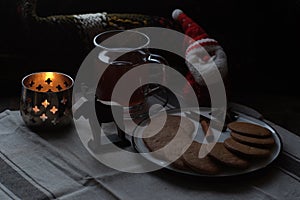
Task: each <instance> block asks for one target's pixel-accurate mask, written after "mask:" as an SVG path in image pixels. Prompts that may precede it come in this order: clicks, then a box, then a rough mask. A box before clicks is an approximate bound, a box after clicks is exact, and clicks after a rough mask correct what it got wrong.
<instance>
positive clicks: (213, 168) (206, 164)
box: [182, 141, 221, 175]
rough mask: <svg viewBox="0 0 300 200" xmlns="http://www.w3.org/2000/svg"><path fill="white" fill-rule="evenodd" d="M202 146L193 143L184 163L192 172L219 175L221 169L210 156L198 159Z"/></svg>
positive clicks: (184, 155) (185, 155)
mask: <svg viewBox="0 0 300 200" xmlns="http://www.w3.org/2000/svg"><path fill="white" fill-rule="evenodd" d="M201 145H202V144H201V143H199V142H196V141H193V143H192V144H191V145H190V147H189V148H188V149H187V150H186V151H185V152H184V154H183V156H182V157H183V161H184V163H185V164H186V165H187V166H189V167H190V168H191V169H192V170H194V171H196V172H199V173H202V174H209V175H214V174H218V173H219V172H220V171H221V169H220V167H219V166H218V165H217V163H216V162H214V161H213V160H212V159H211V158H210V157H209V156H205V157H204V158H199V157H198V154H199V150H200V148H201Z"/></svg>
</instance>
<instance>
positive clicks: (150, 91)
mask: <svg viewBox="0 0 300 200" xmlns="http://www.w3.org/2000/svg"><path fill="white" fill-rule="evenodd" d="M148 63H157V64H162V65H169V64H168V61H167V60H166V59H165V58H164V57H162V56H160V55H157V54H150V55H149V58H148ZM161 73H162V75H163V76H162V78H163V80H162V83H163V84H165V83H166V80H165V79H166V75H165V74H164V73H165V71H164V69H162V71H161ZM154 95H156V97H157V98H159V100H160V101H161V102H162V103H163V104H162V106H163V107H165V106H166V105H167V104H168V101H169V96H168V92H167V90H166V88H165V87H163V86H162V85H159V84H152V86H151V87H148V88H147V90H146V94H145V97H146V98H147V97H151V96H154Z"/></svg>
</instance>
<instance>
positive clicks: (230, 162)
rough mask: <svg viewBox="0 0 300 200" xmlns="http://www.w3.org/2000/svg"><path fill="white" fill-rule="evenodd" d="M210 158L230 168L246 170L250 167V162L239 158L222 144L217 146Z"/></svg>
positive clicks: (211, 152) (210, 153)
mask: <svg viewBox="0 0 300 200" xmlns="http://www.w3.org/2000/svg"><path fill="white" fill-rule="evenodd" d="M209 156H211V157H212V158H214V159H215V160H217V161H219V162H220V163H222V164H224V165H226V166H228V167H234V168H240V169H246V168H248V167H249V165H250V163H249V161H247V160H245V159H242V158H240V157H238V156H237V155H236V154H234V153H232V152H231V151H229V150H228V149H227V148H226V147H225V146H224V144H223V143H220V142H218V143H216V144H215V146H214V147H213V149H212V150H211V151H210V152H209Z"/></svg>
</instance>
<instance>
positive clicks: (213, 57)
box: [172, 9, 228, 97]
mask: <svg viewBox="0 0 300 200" xmlns="http://www.w3.org/2000/svg"><path fill="white" fill-rule="evenodd" d="M172 17H173V19H174V20H176V21H177V22H178V23H179V24H180V25H181V27H182V29H183V32H184V33H185V35H186V36H187V37H186V40H185V41H184V42H185V43H186V44H185V45H187V48H186V51H185V58H186V64H187V66H188V68H189V73H188V74H187V80H188V81H189V83H190V84H191V85H192V86H193V87H194V89H196V90H199V91H197V92H198V94H199V96H200V93H201V91H200V90H201V87H202V86H205V85H206V84H205V82H204V80H203V78H202V77H203V75H205V76H206V77H210V76H213V75H214V73H215V72H216V71H215V70H213V68H214V67H215V66H217V68H218V70H219V72H220V74H221V76H222V78H225V76H226V75H227V71H228V70H227V58H226V54H225V52H224V51H223V48H222V47H221V46H220V45H219V43H218V42H217V41H216V40H215V39H213V38H210V37H209V35H208V34H207V33H206V31H205V30H204V29H203V28H202V27H201V26H200V25H199V24H197V23H196V22H195V21H193V20H192V19H191V18H190V17H189V16H187V15H186V14H185V13H184V12H183V11H182V10H179V9H176V10H174V11H173V13H172ZM201 96H202V97H203V89H202V93H201Z"/></svg>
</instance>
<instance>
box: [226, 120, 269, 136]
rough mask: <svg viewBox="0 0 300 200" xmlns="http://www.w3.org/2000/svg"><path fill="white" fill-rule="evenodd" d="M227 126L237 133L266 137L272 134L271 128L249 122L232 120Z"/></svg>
mask: <svg viewBox="0 0 300 200" xmlns="http://www.w3.org/2000/svg"><path fill="white" fill-rule="evenodd" d="M227 127H228V128H229V129H230V130H232V131H234V132H236V133H240V134H242V135H246V136H251V137H259V138H264V137H270V136H271V135H272V132H271V131H270V130H269V129H267V128H265V127H262V126H259V125H257V124H252V123H248V122H231V123H229V124H228V125H227Z"/></svg>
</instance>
